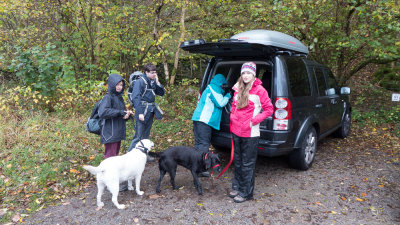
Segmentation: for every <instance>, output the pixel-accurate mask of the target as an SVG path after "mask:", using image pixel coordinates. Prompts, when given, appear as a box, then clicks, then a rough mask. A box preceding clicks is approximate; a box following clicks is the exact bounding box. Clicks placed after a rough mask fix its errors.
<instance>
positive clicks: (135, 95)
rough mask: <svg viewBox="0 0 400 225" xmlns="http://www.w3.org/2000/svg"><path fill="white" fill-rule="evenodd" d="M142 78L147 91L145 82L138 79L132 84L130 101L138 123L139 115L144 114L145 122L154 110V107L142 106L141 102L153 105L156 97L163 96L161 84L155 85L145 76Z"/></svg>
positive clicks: (163, 91)
mask: <svg viewBox="0 0 400 225" xmlns="http://www.w3.org/2000/svg"><path fill="white" fill-rule="evenodd" d="M142 76H143V78H144V80H146V82H147V90H146V83H145V81H144V80H143V79H140V78H139V79H137V80H136V81H135V82H133V89H132V101H133V107H134V108H135V119H136V121H139V114H145V115H144V117H145V121H147V120H148V119H149V117H150V116H152V115H153V114H152V112H154V110H155V106H154V105H145V104H142V103H143V102H148V103H154V100H155V99H156V95H160V96H163V95H164V94H165V90H164V87H163V86H162V85H161V84H160V85H157V84H156V82H155V81H154V80H150V79H149V78H147V76H146V75H142ZM143 93H144V94H143ZM146 107H147V110H146Z"/></svg>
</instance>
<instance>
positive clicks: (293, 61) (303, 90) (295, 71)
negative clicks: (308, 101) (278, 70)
mask: <svg viewBox="0 0 400 225" xmlns="http://www.w3.org/2000/svg"><path fill="white" fill-rule="evenodd" d="M285 61H286V67H287V72H288V75H289V80H290V91H291V93H292V96H293V97H299V96H310V95H311V90H310V82H309V80H308V74H307V69H306V65H305V64H304V62H303V60H301V59H300V58H293V57H292V58H289V57H288V58H286V60H285Z"/></svg>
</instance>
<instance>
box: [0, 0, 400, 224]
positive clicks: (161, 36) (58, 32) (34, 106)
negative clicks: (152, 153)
mask: <svg viewBox="0 0 400 225" xmlns="http://www.w3.org/2000/svg"><path fill="white" fill-rule="evenodd" d="M252 29H267V30H275V31H280V32H283V33H286V34H289V35H292V36H294V37H296V38H298V39H299V40H300V41H301V42H303V43H304V44H305V45H306V46H308V47H309V50H310V55H309V58H311V59H313V60H316V61H318V62H320V63H322V64H325V65H328V66H329V67H331V68H332V70H333V72H334V74H335V76H336V78H337V80H338V82H339V84H340V85H348V86H350V87H352V91H353V92H352V96H351V98H352V101H353V107H354V110H353V122H354V124H353V125H354V126H364V127H367V129H372V130H373V129H375V130H376V129H380V128H381V129H383V130H384V131H386V132H388V133H389V134H390V135H389V136H390V137H392V138H394V140H398V138H399V135H400V125H399V123H400V107H399V104H398V103H396V102H392V101H390V97H391V94H392V93H393V92H399V91H400V66H399V61H400V5H399V2H398V1H397V0H370V1H367V0H336V1H333V0H331V1H326V0H296V1H280V0H269V1H268V0H249V1H241V0H237V1H234V0H210V1H204V0H191V1H189V0H151V1H150V0H143V1H141V0H131V1H123V0H85V1H83V0H13V1H8V0H0V72H1V74H0V81H1V86H0V91H1V92H0V115H1V117H0V123H1V124H2V125H1V128H0V132H1V135H0V146H1V148H2V150H1V152H0V160H1V161H0V164H1V168H0V177H1V180H0V193H1V194H0V198H1V199H0V203H1V205H2V206H3V209H1V210H2V211H0V216H1V217H0V218H1V220H3V221H5V220H8V219H10V218H11V217H12V216H13V215H14V216H15V215H19V217H18V218H17V221H18V220H19V219H20V220H22V218H23V216H21V215H25V214H27V213H29V212H31V211H35V210H38V209H40V208H41V207H43V206H44V205H45V204H46V202H52V201H54V200H55V199H62V198H65V197H66V196H68V194H71V193H76V192H79V191H80V190H81V188H82V186H84V185H85V184H84V180H85V179H83V178H82V177H80V175H81V172H82V168H81V167H80V165H82V164H84V163H86V164H88V163H90V164H96V163H98V162H100V161H101V159H102V147H101V146H100V145H99V143H98V140H97V137H96V136H95V135H91V134H89V133H86V132H85V131H84V129H83V126H84V123H85V121H86V118H87V117H88V114H89V113H90V110H91V108H92V106H93V104H94V103H95V102H96V101H97V100H98V99H100V98H101V97H102V96H103V94H104V93H105V91H106V90H107V88H106V87H105V85H106V83H107V82H106V78H107V77H108V74H109V73H110V72H117V73H119V74H121V75H122V76H123V77H124V78H125V79H126V80H128V78H129V75H130V74H131V73H132V72H133V71H135V70H141V68H142V66H143V65H144V64H145V63H147V62H153V63H155V64H157V67H158V70H159V77H160V79H161V81H162V83H163V84H164V85H165V86H166V89H167V96H166V97H165V98H161V99H158V101H160V104H161V105H162V106H163V107H164V108H165V109H166V112H167V117H166V119H165V121H166V122H160V123H156V124H155V129H154V132H153V134H152V135H153V137H155V138H157V139H158V140H159V146H158V148H159V149H160V150H161V149H162V148H163V147H165V146H168V145H171V144H191V142H192V138H191V136H190V135H191V133H192V132H191V122H190V116H191V113H192V111H193V109H194V107H195V104H196V99H197V93H196V94H193V93H192V91H191V90H193V89H194V90H196V92H197V89H198V86H199V85H198V84H199V80H201V77H202V73H203V71H204V69H205V67H206V65H207V62H208V59H209V57H208V56H205V55H198V54H188V53H187V52H184V51H182V50H180V48H179V45H180V43H181V42H182V41H184V40H190V39H198V38H203V39H205V40H206V41H217V40H218V39H223V38H229V37H231V36H232V35H234V34H237V33H240V32H242V31H246V30H252ZM172 134H174V135H172ZM176 134H180V135H176ZM127 135H128V137H131V135H132V131H131V129H130V130H129V131H128V134H127ZM177 136H179V138H176V137H177ZM396 138H397V139H396ZM124 146H125V144H124ZM124 146H123V148H124ZM16 199H20V200H18V201H16ZM20 210H22V212H21V211H20ZM14 220H15V218H14Z"/></svg>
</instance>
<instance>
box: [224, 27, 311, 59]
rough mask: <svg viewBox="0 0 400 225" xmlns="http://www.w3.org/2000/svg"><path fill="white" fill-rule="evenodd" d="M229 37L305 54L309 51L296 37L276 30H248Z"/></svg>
mask: <svg viewBox="0 0 400 225" xmlns="http://www.w3.org/2000/svg"><path fill="white" fill-rule="evenodd" d="M231 39H237V40H240V41H244V42H248V43H255V44H261V45H266V46H275V47H278V48H282V49H287V50H291V51H296V52H300V53H305V54H308V53H309V51H308V48H307V47H306V46H305V45H303V43H301V42H300V41H299V40H298V39H296V38H294V37H292V36H290V35H287V34H284V33H281V32H278V31H272V30H250V31H245V32H242V33H239V34H236V35H233V36H232V37H231Z"/></svg>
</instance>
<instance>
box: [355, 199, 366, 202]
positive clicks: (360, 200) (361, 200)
mask: <svg viewBox="0 0 400 225" xmlns="http://www.w3.org/2000/svg"><path fill="white" fill-rule="evenodd" d="M356 200H357V201H359V202H363V201H364V199H361V198H356Z"/></svg>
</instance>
